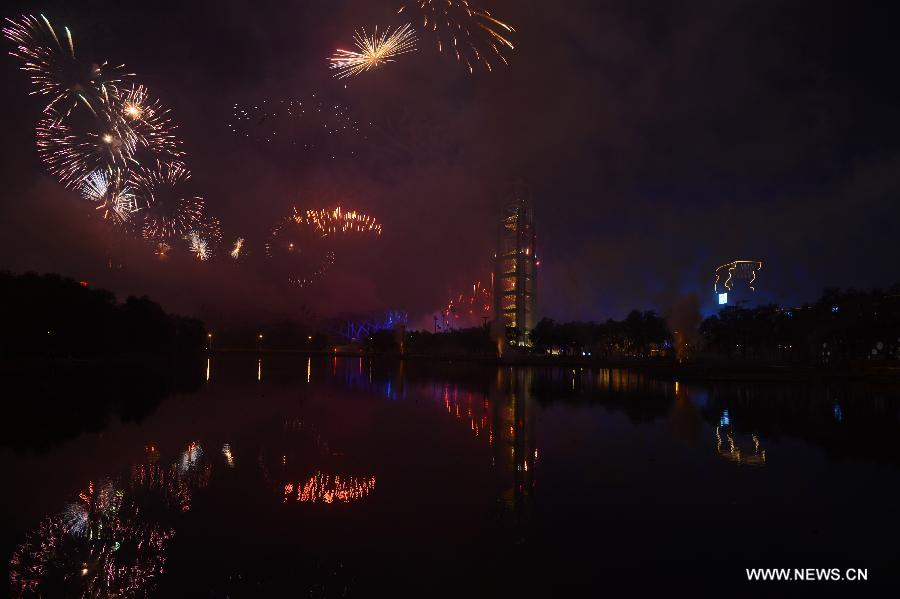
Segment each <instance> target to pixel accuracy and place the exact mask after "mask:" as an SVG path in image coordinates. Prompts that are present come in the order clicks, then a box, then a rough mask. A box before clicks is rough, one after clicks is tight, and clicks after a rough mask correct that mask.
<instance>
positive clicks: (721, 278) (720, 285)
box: [713, 260, 763, 306]
mask: <svg viewBox="0 0 900 599" xmlns="http://www.w3.org/2000/svg"><path fill="white" fill-rule="evenodd" d="M762 267H763V263H762V261H760V260H735V261H734V262H729V263H728V264H723V265H722V266H720V267H718V268H717V269H716V273H715V275H716V278H715V281H714V282H713V292H714V293H715V298H714V299H715V301H716V303H717V304H718V305H719V306H734V305H737V304H740V303H744V302H750V301H752V300H753V299H754V297H753V296H754V294H755V292H756V289H757V286H758V285H759V271H760V270H761V269H762Z"/></svg>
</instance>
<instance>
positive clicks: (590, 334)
mask: <svg viewBox="0 0 900 599" xmlns="http://www.w3.org/2000/svg"><path fill="white" fill-rule="evenodd" d="M530 338H531V343H532V346H533V349H534V351H535V352H537V353H539V354H546V353H553V354H563V355H571V356H591V357H595V358H612V357H629V358H646V357H650V356H656V355H660V354H663V353H665V352H666V350H667V349H668V348H670V347H671V339H672V336H671V334H670V333H669V329H668V327H667V326H666V321H665V319H663V318H661V317H660V316H657V314H656V312H654V311H652V310H649V311H646V312H641V311H639V310H633V311H632V312H631V313H630V314H629V315H628V316H627V317H626V318H625V320H612V319H609V320H607V321H606V322H604V323H597V322H566V323H557V322H556V321H554V320H552V319H550V318H544V319H542V320H541V321H540V322H538V323H537V325H536V326H535V327H534V330H533V331H531V334H530Z"/></svg>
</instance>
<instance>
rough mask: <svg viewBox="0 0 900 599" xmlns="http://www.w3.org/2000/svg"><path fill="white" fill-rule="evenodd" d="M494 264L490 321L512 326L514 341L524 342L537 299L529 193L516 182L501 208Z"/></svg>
mask: <svg viewBox="0 0 900 599" xmlns="http://www.w3.org/2000/svg"><path fill="white" fill-rule="evenodd" d="M495 258H496V261H495V266H494V320H496V321H497V322H502V323H503V324H504V325H505V326H506V328H507V329H514V330H515V335H514V337H513V338H511V341H514V342H515V343H516V344H525V343H527V342H528V331H530V330H531V329H533V328H534V322H535V302H536V300H537V264H538V260H537V256H536V255H535V232H534V209H533V208H532V206H531V194H530V193H529V192H528V190H527V188H526V187H525V186H524V185H521V184H519V185H516V186H515V187H514V188H513V192H512V194H511V197H510V201H509V202H508V203H507V204H506V205H505V206H504V207H503V212H502V215H501V219H500V227H499V233H498V239H497V254H496V256H495Z"/></svg>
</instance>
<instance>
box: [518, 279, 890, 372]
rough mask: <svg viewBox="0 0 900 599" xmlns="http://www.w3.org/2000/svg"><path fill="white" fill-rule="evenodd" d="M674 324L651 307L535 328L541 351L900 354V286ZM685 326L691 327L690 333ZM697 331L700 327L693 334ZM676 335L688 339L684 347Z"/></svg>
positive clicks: (813, 357)
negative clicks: (617, 317) (678, 328)
mask: <svg viewBox="0 0 900 599" xmlns="http://www.w3.org/2000/svg"><path fill="white" fill-rule="evenodd" d="M673 333H675V331H672V330H671V327H670V326H669V325H668V324H667V323H666V321H665V319H663V318H661V317H659V316H657V315H656V314H655V313H654V312H652V311H651V312H639V311H633V312H631V314H629V315H628V317H627V318H626V319H625V320H622V321H614V320H608V321H607V322H605V323H602V324H600V323H595V322H569V323H557V322H554V321H553V320H551V319H547V318H545V319H543V320H541V321H540V322H539V323H538V324H537V326H535V328H534V330H533V331H532V332H531V336H530V338H531V341H532V345H533V348H532V349H533V351H534V352H535V353H537V354H547V353H552V354H562V355H569V356H591V357H594V358H600V359H604V358H648V357H653V356H660V357H666V356H668V357H674V356H675V354H676V352H675V351H672V350H675V349H677V350H678V351H677V353H678V355H679V356H680V357H682V358H687V359H693V360H701V361H702V360H744V361H758V362H770V363H790V364H803V365H811V366H812V365H828V366H839V365H847V364H849V363H851V362H855V361H860V360H898V359H900V289H896V288H895V289H892V290H890V291H887V292H885V291H881V290H874V291H856V290H852V289H851V290H846V291H842V290H840V289H827V290H826V291H825V292H824V293H823V294H822V297H821V298H819V300H818V301H816V302H815V303H812V304H805V305H803V306H801V307H798V308H781V307H779V306H776V305H771V304H770V305H763V306H757V307H752V308H749V307H743V306H729V307H727V308H723V309H722V310H720V311H719V313H718V314H715V315H713V316H710V317H709V318H707V319H705V320H704V321H703V322H702V323H701V324H700V326H699V330H698V331H682V333H683V334H682V335H673ZM685 333H686V334H685ZM695 333H696V334H695ZM674 340H685V341H684V342H683V343H682V346H680V347H677V348H675V347H673V346H674V345H676V343H675V342H674Z"/></svg>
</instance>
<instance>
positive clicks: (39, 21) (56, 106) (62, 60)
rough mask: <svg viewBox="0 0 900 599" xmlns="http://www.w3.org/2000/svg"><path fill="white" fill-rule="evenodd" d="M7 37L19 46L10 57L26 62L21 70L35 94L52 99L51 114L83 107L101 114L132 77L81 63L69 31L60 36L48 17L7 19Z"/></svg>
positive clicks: (48, 109)
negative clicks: (29, 81) (25, 73)
mask: <svg viewBox="0 0 900 599" xmlns="http://www.w3.org/2000/svg"><path fill="white" fill-rule="evenodd" d="M63 32H64V33H65V35H61V34H62V33H63ZM3 35H4V37H6V38H7V39H8V40H10V41H11V42H13V44H15V45H16V48H15V50H13V51H12V52H10V54H11V55H12V56H15V57H16V58H18V59H19V60H21V61H22V66H21V67H20V68H21V69H22V70H23V71H25V72H27V73H29V75H30V76H31V83H32V85H33V86H34V91H33V92H32V93H33V94H39V95H42V96H46V97H49V98H50V101H49V103H48V104H47V106H46V108H45V111H46V112H48V113H49V112H56V113H58V114H61V115H63V116H68V115H69V114H70V113H71V112H72V111H73V110H75V108H76V107H78V106H83V107H85V108H86V109H88V110H89V111H90V112H91V113H93V114H97V113H98V112H99V111H100V110H102V109H103V107H105V106H108V105H109V103H110V99H111V98H114V97H116V96H117V95H118V93H119V85H120V84H121V81H122V78H123V77H127V76H129V75H124V74H122V66H121V65H120V66H118V67H110V66H109V65H108V63H106V62H103V63H100V64H98V63H89V62H82V61H81V60H79V59H78V58H77V57H76V54H75V42H74V40H73V39H72V32H71V31H69V28H68V27H64V28H63V30H62V32H59V33H57V31H56V29H54V28H53V25H51V24H50V21H49V20H48V19H47V17H45V16H44V15H40V17H39V18H38V17H35V16H33V15H27V16H23V17H21V18H19V19H18V20H13V19H6V27H4V28H3ZM60 38H62V39H60Z"/></svg>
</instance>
